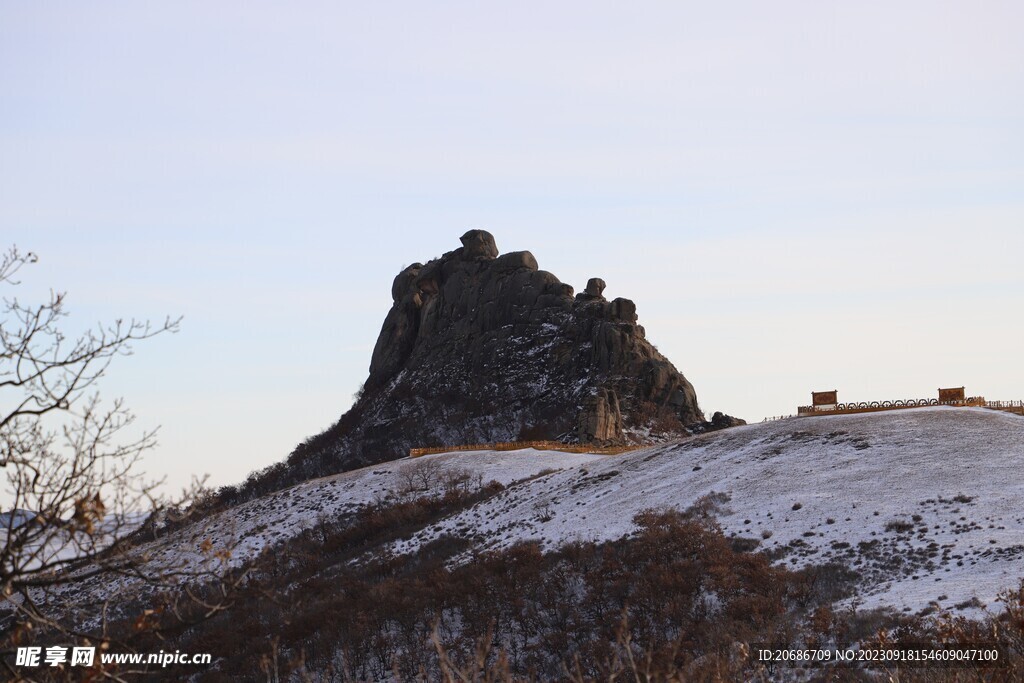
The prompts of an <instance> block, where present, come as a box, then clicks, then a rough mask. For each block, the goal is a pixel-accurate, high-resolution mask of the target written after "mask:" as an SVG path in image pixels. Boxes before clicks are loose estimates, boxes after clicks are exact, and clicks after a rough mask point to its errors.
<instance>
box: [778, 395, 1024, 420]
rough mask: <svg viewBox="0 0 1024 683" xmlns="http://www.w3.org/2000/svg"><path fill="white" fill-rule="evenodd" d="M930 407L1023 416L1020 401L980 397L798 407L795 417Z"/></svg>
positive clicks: (1023, 406)
mask: <svg viewBox="0 0 1024 683" xmlns="http://www.w3.org/2000/svg"><path fill="white" fill-rule="evenodd" d="M930 406H952V407H955V408H990V409H992V410H1003V411H1006V412H1011V413H1016V414H1018V415H1024V402H1022V401H986V400H985V398H984V397H982V396H972V397H970V398H965V399H960V400H956V401H939V400H938V399H934V398H921V399H906V400H896V401H864V402H861V403H854V402H851V403H839V404H836V407H835V408H831V409H822V408H818V407H815V406H800V408H798V409H797V417H812V416H821V415H850V414H852V413H873V412H876V411H880V410H903V409H906V408H926V407H930Z"/></svg>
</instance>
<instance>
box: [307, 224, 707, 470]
mask: <svg viewBox="0 0 1024 683" xmlns="http://www.w3.org/2000/svg"><path fill="white" fill-rule="evenodd" d="M461 241H462V247H460V248H458V249H455V250H454V251H450V252H448V253H446V254H444V255H443V256H441V257H440V258H435V259H433V260H432V261H428V262H427V263H425V264H424V263H414V264H412V265H411V266H408V267H407V268H405V269H403V270H402V272H400V273H399V274H398V276H397V277H396V278H395V280H394V284H393V285H392V287H391V296H392V300H393V303H392V306H391V310H390V311H389V312H388V314H387V317H386V318H385V320H384V325H383V327H382V329H381V332H380V336H379V337H378V339H377V343H376V346H375V347H374V350H373V357H372V359H371V361H370V374H369V378H368V379H367V380H366V383H365V385H364V389H363V391H362V392H361V395H360V396H359V398H358V400H357V401H356V403H355V405H354V406H353V407H352V409H351V410H350V411H349V412H348V413H346V414H345V415H344V416H343V417H342V418H341V420H340V421H339V422H338V423H337V424H336V425H334V426H333V427H332V428H331V429H329V430H327V431H326V432H324V433H323V434H321V435H319V436H317V437H314V438H313V439H310V440H309V441H307V442H306V443H305V444H303V445H302V446H300V447H299V448H298V449H296V451H295V453H293V455H292V458H291V459H290V462H289V465H288V466H289V467H290V468H298V469H300V470H303V471H304V472H305V475H306V476H317V475H322V474H326V473H329V472H334V471H339V470H343V469H351V468H353V467H357V466H362V465H366V464H370V463H374V462H380V461H384V460H390V459H394V458H398V457H401V456H403V455H405V454H406V453H407V452H408V449H409V448H411V447H417V446H436V445H455V444H471V443H488V442H497V441H514V440H519V439H557V440H562V441H569V442H591V443H597V444H617V443H626V442H645V441H650V440H652V439H657V438H665V437H672V436H679V435H685V434H687V433H689V430H690V429H694V428H696V429H698V430H703V429H706V428H718V427H722V426H726V425H724V424H722V423H720V422H719V421H716V422H715V423H714V424H712V423H710V422H705V421H704V416H703V414H702V413H701V410H700V408H699V407H698V405H697V396H696V394H695V393H694V390H693V386H691V384H690V383H689V382H688V381H687V380H686V378H685V377H684V376H683V375H682V374H681V373H680V372H679V371H678V370H677V369H676V368H675V366H673V365H672V363H670V362H669V361H668V359H666V358H665V357H664V356H662V355H661V354H660V353H658V351H657V350H656V349H655V348H654V347H653V346H652V345H651V344H650V343H649V342H648V341H647V339H646V335H645V332H644V328H643V327H642V326H641V325H639V324H638V323H637V314H636V306H635V305H634V303H633V302H632V301H630V300H629V299H621V298H618V299H613V300H611V301H608V300H607V299H606V298H605V297H604V289H605V283H604V281H603V280H601V279H600V278H592V279H591V280H590V281H589V282H588V283H587V285H586V288H585V289H584V291H583V292H581V293H579V294H575V293H574V290H573V287H572V286H571V285H569V284H566V283H564V282H561V281H560V280H559V279H558V278H557V277H555V276H554V275H553V274H552V273H549V272H547V271H544V270H540V268H539V267H538V265H537V259H536V258H534V256H533V254H531V253H530V252H528V251H518V252H511V253H507V254H501V255H499V252H498V248H497V246H496V244H495V241H494V237H493V236H492V235H491V234H490V233H488V232H485V231H483V230H470V231H469V232H467V233H466V234H465V235H463V236H462V238H461Z"/></svg>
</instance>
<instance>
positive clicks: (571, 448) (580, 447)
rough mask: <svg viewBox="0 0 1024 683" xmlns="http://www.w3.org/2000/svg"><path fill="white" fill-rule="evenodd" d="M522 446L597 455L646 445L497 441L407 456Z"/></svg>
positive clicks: (437, 448) (417, 450)
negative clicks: (600, 445) (601, 445)
mask: <svg viewBox="0 0 1024 683" xmlns="http://www.w3.org/2000/svg"><path fill="white" fill-rule="evenodd" d="M524 448H532V449H534V450H538V451H562V452H564V453H595V454H597V455H619V454H620V453H628V452H629V451H635V450H637V449H640V448H646V445H642V444H641V445H631V446H607V447H598V446H587V445H585V444H573V443H562V442H561V441H501V442H498V443H478V444H471V445H468V446H432V447H429V448H410V449H409V457H411V458H418V457H420V456H423V455H433V454H435V453H450V452H453V451H518V450H521V449H524Z"/></svg>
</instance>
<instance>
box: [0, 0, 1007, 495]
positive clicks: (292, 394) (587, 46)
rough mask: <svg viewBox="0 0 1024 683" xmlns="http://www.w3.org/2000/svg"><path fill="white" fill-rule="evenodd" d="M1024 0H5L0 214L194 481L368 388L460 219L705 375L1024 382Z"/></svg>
mask: <svg viewBox="0 0 1024 683" xmlns="http://www.w3.org/2000/svg"><path fill="white" fill-rule="evenodd" d="M1022 25H1024V5H1022V4H1021V3H1019V2H978V1H973V2H954V3H948V2H947V3H944V2H932V1H929V2H903V3H893V2H884V3H883V2H863V3H822V2H775V3H763V2H731V3H706V2H699V3H698V2H665V3H595V2H565V3H550V2H544V3H539V2H538V3H522V2H519V3H506V4H504V5H498V4H497V3H469V2H466V3H453V2H448V3H412V2H375V3H314V2H294V3H287V4H284V3H269V2H251V1H247V2H217V3H210V2H180V1H179V2H173V3H172V2H166V3H149V2H145V3H143V2H95V3H81V2H47V3H39V2H10V1H5V0H0V238H2V239H0V242H2V243H3V244H9V243H12V242H13V243H17V244H18V245H19V246H20V247H22V248H23V249H31V250H34V251H36V252H38V253H39V254H40V256H41V261H40V263H39V264H38V265H37V266H36V267H34V268H33V269H32V270H31V271H29V272H26V273H25V278H24V279H25V285H24V287H23V289H24V292H23V294H24V295H27V294H29V293H30V292H31V291H38V289H39V288H42V289H44V290H45V288H47V287H50V286H53V287H56V288H60V289H66V290H68V291H69V292H70V299H69V305H70V307H71V308H72V310H73V311H74V312H75V313H76V316H75V319H74V320H75V321H76V322H77V323H79V324H84V323H88V322H90V321H95V320H101V319H111V318H113V317H116V316H129V315H136V316H140V317H149V318H154V319H157V318H162V316H163V315H164V314H175V315H177V314H182V315H184V316H185V320H184V323H183V327H182V331H181V333H180V334H178V335H176V336H174V337H168V338H164V339H158V340H153V341H152V342H150V343H147V344H144V345H142V346H141V347H140V348H139V350H138V353H137V355H136V356H134V357H132V358H130V359H125V360H124V361H123V362H121V363H120V364H119V365H117V366H116V367H115V369H114V371H113V373H112V374H111V376H110V377H109V381H108V383H107V385H106V391H107V393H108V394H119V395H124V396H125V398H126V399H127V400H128V402H129V404H130V405H131V406H133V407H134V408H135V410H136V412H137V413H138V414H139V417H140V421H141V422H142V423H143V424H147V425H157V424H159V425H162V432H161V441H162V445H161V448H160V449H159V451H157V452H155V453H153V454H152V455H151V457H150V458H149V461H148V463H147V466H148V469H149V470H150V471H151V472H153V473H154V474H161V475H167V476H168V478H169V480H170V481H171V483H172V484H173V485H174V486H175V487H176V486H178V485H179V484H184V483H185V482H186V481H187V480H188V478H189V475H190V474H191V473H193V472H195V473H200V472H208V473H210V474H211V475H212V481H213V483H215V484H221V483H229V482H233V481H237V480H240V479H242V478H244V476H245V475H246V474H247V473H248V472H249V471H250V470H252V469H254V468H257V467H262V466H264V465H267V464H270V463H272V462H275V461H277V460H280V459H281V458H283V457H285V456H286V455H287V453H288V452H289V451H290V450H291V448H292V447H294V445H295V444H297V443H298V442H299V441H301V440H302V439H304V438H305V437H307V436H309V435H311V434H313V433H315V432H317V431H319V430H321V429H323V428H324V427H326V426H328V425H329V424H330V423H332V422H333V421H334V420H336V419H337V417H338V416H339V415H341V413H342V412H343V411H344V410H345V409H346V408H347V407H348V405H349V404H350V402H351V395H352V393H353V392H354V391H355V390H356V388H357V387H358V386H359V384H360V383H361V382H362V381H363V379H365V375H366V368H367V365H368V363H369V356H370V350H371V348H372V345H373V342H374V340H375V338H376V335H377V332H378V331H379V329H380V323H381V322H382V320H383V318H384V315H385V313H386V311H387V308H388V306H389V304H390V283H391V279H392V278H393V277H394V275H395V274H396V273H397V272H398V270H399V269H400V268H401V267H402V266H403V265H405V264H408V263H410V262H413V261H424V260H426V259H429V258H431V257H433V256H437V255H440V254H441V253H442V252H444V251H447V250H450V249H452V248H454V247H456V246H458V236H459V235H461V234H462V233H463V232H464V231H465V230H467V229H469V228H474V227H478V228H484V229H487V230H490V231H491V232H492V233H494V234H495V236H496V238H497V241H498V246H499V248H500V249H501V250H502V251H511V250H515V249H530V250H532V251H533V253H534V254H535V255H536V257H537V259H538V261H539V262H540V264H541V267H542V268H544V269H547V270H551V271H552V272H554V273H555V274H557V275H558V276H559V277H561V278H562V279H563V280H564V281H567V282H569V283H571V284H573V285H574V286H576V287H577V288H580V287H581V286H582V285H583V284H584V283H585V281H586V279H587V278H588V277H593V276H600V277H603V278H604V279H605V280H606V281H607V282H608V290H607V294H608V295H609V296H612V297H614V296H626V297H629V298H632V299H634V300H635V301H636V303H637V306H638V312H639V315H640V320H641V323H642V324H644V325H645V326H646V328H647V330H648V336H649V338H650V339H651V340H652V341H653V342H654V343H655V344H657V346H658V347H659V348H660V349H661V350H662V351H663V352H664V353H665V354H666V355H667V356H668V357H669V358H671V359H672V360H673V361H674V362H675V363H676V365H677V366H678V367H679V368H680V369H681V370H682V371H683V372H684V373H685V374H686V375H687V376H688V377H689V378H690V380H691V381H692V382H693V383H694V385H695V387H696V389H697V392H698V396H699V398H700V401H701V406H702V408H704V410H705V411H706V412H708V413H709V414H710V412H711V411H714V410H724V411H726V412H729V413H732V414H735V415H739V416H741V417H745V418H747V419H750V420H759V419H761V418H762V417H764V416H765V415H775V414H780V413H788V412H792V411H793V410H794V409H795V407H796V405H798V404H801V403H805V402H806V401H807V400H808V398H809V392H810V391H811V390H813V389H832V388H838V389H839V390H840V397H841V398H845V399H859V400H867V399H873V398H879V399H882V398H904V397H919V396H921V397H923V396H931V395H932V394H933V393H934V390H935V388H937V387H938V386H940V385H942V386H946V385H952V386H959V385H962V384H965V385H967V387H968V391H969V392H971V393H981V394H985V395H986V396H988V397H990V398H1002V399H1021V398H1024V362H1022V356H1021V353H1022V349H1024V323H1022V320H1021V314H1020V311H1021V309H1022V304H1024V276H1022V270H1021V262H1022V253H1024V43H1022V41H1021V40H1020V36H1019V33H1020V27H1021V26H1022Z"/></svg>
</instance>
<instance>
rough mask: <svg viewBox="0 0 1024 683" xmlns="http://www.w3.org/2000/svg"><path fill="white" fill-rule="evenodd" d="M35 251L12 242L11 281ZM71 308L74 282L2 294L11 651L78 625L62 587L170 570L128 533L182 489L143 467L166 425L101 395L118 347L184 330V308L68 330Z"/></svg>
mask: <svg viewBox="0 0 1024 683" xmlns="http://www.w3.org/2000/svg"><path fill="white" fill-rule="evenodd" d="M36 261H37V258H36V256H35V255H34V254H32V253H31V252H29V253H23V252H21V251H19V250H18V249H17V248H16V247H12V248H11V249H9V250H8V251H7V252H6V253H5V254H3V255H2V256H0V288H3V289H6V290H8V291H10V290H12V289H14V288H15V287H16V286H17V285H18V284H19V280H18V278H19V277H20V275H21V274H22V271H23V269H25V268H26V267H27V266H30V265H31V264H33V263H35V262H36ZM5 293H6V292H5ZM66 318H67V312H66V310H65V294H64V293H63V292H53V291H51V292H50V294H49V297H48V298H46V299H45V300H44V301H43V302H42V303H36V304H25V303H22V302H21V301H19V300H18V299H17V298H16V297H4V299H3V301H2V304H0V468H2V472H3V475H2V482H3V485H4V489H5V490H3V491H2V493H0V503H2V505H3V507H4V508H5V509H6V511H5V512H4V513H3V514H0V651H2V650H4V649H6V648H8V647H10V646H11V644H12V643H14V642H17V641H18V640H19V637H20V636H19V633H23V632H24V631H25V630H26V629H32V628H35V629H37V631H38V630H39V629H58V630H59V629H65V630H64V631H62V632H64V633H67V630H66V629H67V628H68V626H67V623H66V622H61V617H60V615H61V614H63V613H64V612H65V611H66V610H64V608H62V607H60V605H61V600H60V597H61V596H70V595H75V594H77V593H78V589H79V588H81V587H82V586H83V585H89V584H90V583H91V584H93V585H95V582H96V581H97V579H98V577H108V576H112V575H122V576H130V577H134V578H142V579H156V580H167V579H168V578H169V577H167V576H160V577H149V576H146V568H145V567H146V565H145V562H144V561H143V560H144V557H143V555H141V554H140V553H138V552H133V551H132V550H131V549H130V543H126V542H125V539H126V537H127V536H128V535H129V534H131V533H132V532H133V531H134V530H136V529H137V528H138V527H139V526H140V524H141V523H142V522H143V521H144V520H145V519H147V518H150V517H151V516H152V515H154V513H158V512H160V511H161V510H166V509H169V507H168V506H170V505H180V504H181V503H182V501H174V502H173V503H172V502H171V501H167V500H163V499H161V498H160V497H159V496H157V495H156V494H155V490H156V486H157V484H158V482H154V481H150V480H148V479H147V478H146V477H145V476H144V475H143V474H142V473H141V470H140V467H139V464H140V458H141V457H142V455H143V454H144V453H145V452H146V451H148V450H150V449H151V448H153V446H154V445H155V444H156V440H155V431H153V430H139V429H138V428H137V427H136V426H135V425H134V416H133V415H132V413H131V412H130V411H129V410H128V409H127V408H126V407H125V405H124V403H123V402H122V401H121V400H114V401H112V402H105V401H102V400H101V399H100V396H99V394H98V393H97V388H98V386H97V383H98V382H99V380H100V379H101V378H102V377H103V376H104V374H105V373H106V371H107V369H108V368H109V366H110V364H111V362H113V360H114V359H115V358H117V357H119V356H125V355H128V354H130V353H131V352H132V347H133V345H134V344H135V343H136V342H139V341H141V340H144V339H148V338H150V337H153V336H155V335H159V334H164V333H173V332H176V331H177V330H178V325H179V321H180V319H172V318H167V319H166V320H164V321H163V322H162V323H159V324H151V323H149V322H143V321H138V320H134V319H132V320H116V321H114V322H113V323H112V324H108V325H98V326H96V327H93V328H91V329H88V330H86V331H85V332H83V333H82V334H80V335H69V334H68V333H67V331H66V329H65V328H66V325H67V320H66ZM171 509H172V508H171ZM77 607H78V608H81V607H82V605H81V604H79V605H77ZM8 666H9V665H8Z"/></svg>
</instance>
